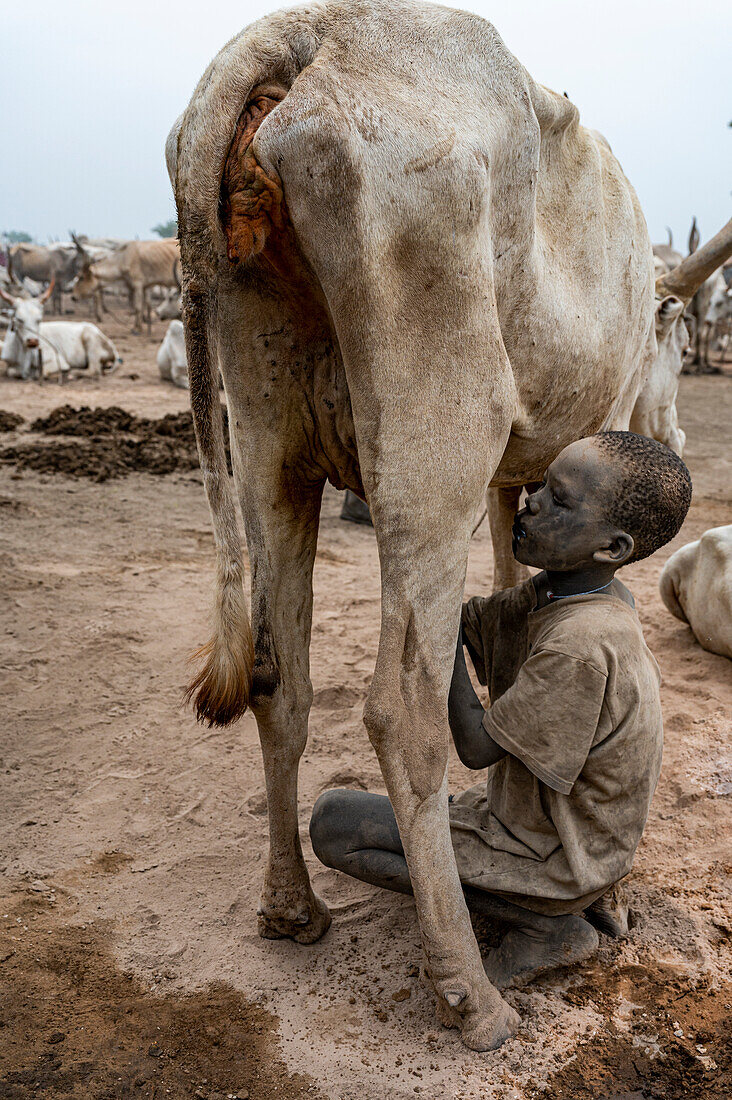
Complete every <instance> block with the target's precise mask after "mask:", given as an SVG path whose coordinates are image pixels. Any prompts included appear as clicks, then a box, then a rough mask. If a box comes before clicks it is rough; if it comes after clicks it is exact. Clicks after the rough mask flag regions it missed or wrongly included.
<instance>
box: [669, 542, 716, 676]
mask: <svg viewBox="0 0 732 1100" xmlns="http://www.w3.org/2000/svg"><path fill="white" fill-rule="evenodd" d="M659 587H660V590H661V598H662V599H663V602H664V603H665V604H666V607H667V608H668V609H669V611H670V612H671V614H672V615H675V616H676V618H677V619H681V621H682V623H688V624H689V626H690V627H691V629H692V632H693V634H694V637H695V638H696V640H697V642H698V643H699V645H700V646H703V648H704V649H708V650H709V651H710V652H711V653H719V654H721V655H722V656H723V657H730V658H732V524H730V526H728V527H713V528H712V529H711V530H710V531H705V532H704V534H703V535H702V537H701V538H700V539H697V541H696V542H690V543H688V545H687V546H682V547H681V549H680V550H677V551H676V553H675V554H672V555H671V557H670V558H669V559H668V561H667V562H666V565H665V566H664V568H663V572H662V573H661V579H660V581H659Z"/></svg>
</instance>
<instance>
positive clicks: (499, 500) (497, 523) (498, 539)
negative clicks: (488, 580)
mask: <svg viewBox="0 0 732 1100" xmlns="http://www.w3.org/2000/svg"><path fill="white" fill-rule="evenodd" d="M521 492H522V487H521V486H520V485H514V486H511V488H508V489H489V490H488V492H487V494H486V505H487V507H488V522H489V524H490V528H491V541H492V543H493V591H494V592H500V591H501V590H502V589H503V588H511V587H513V585H515V584H521V582H522V581H525V580H526V579H527V578H528V577H529V570H528V569H527V568H526V566H525V565H521V564H520V563H519V562H517V561H516V559H515V557H514V556H513V552H512V550H511V527H512V526H513V517H514V516H515V515H516V512H517V511H518V506H519V501H520V499H521Z"/></svg>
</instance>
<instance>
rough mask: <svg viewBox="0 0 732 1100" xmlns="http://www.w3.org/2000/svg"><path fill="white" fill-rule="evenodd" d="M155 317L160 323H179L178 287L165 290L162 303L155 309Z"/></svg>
mask: <svg viewBox="0 0 732 1100" xmlns="http://www.w3.org/2000/svg"><path fill="white" fill-rule="evenodd" d="M155 316H156V317H158V318H159V320H161V321H180V319H181V308H180V287H171V288H170V289H169V290H166V292H165V297H164V298H163V300H162V302H160V304H159V305H157V306H156V307H155Z"/></svg>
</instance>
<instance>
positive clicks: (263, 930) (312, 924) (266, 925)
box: [257, 894, 333, 943]
mask: <svg viewBox="0 0 732 1100" xmlns="http://www.w3.org/2000/svg"><path fill="white" fill-rule="evenodd" d="M332 919H333V918H332V917H331V915H330V910H329V909H328V906H327V905H326V904H325V902H324V901H323V900H322V899H321V898H319V897H317V895H316V894H313V900H312V902H311V904H310V906H309V908H307V909H303V911H302V913H300V915H299V916H298V917H297V918H296V919H295V920H292V918H290V917H282V916H277V914H276V913H272V912H270V913H267V912H265V911H264V910H262V909H260V910H259V911H258V913H257V931H258V932H259V935H260V936H261V937H262V939H265V940H285V939H290V940H294V941H295V943H316V942H317V941H318V940H319V939H320V938H321V936H324V935H325V933H326V932H327V931H328V929H329V928H330V925H331V921H332Z"/></svg>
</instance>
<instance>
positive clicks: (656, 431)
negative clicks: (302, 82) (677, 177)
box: [0, 219, 732, 454]
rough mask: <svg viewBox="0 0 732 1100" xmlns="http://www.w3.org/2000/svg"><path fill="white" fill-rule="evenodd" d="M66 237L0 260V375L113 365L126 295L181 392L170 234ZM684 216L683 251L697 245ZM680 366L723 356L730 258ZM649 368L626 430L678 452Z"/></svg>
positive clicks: (668, 380)
mask: <svg viewBox="0 0 732 1100" xmlns="http://www.w3.org/2000/svg"><path fill="white" fill-rule="evenodd" d="M70 236H71V240H70V241H68V242H60V243H56V244H51V245H47V246H41V245H35V244H16V245H12V246H10V247H8V248H7V249H6V251H5V255H4V257H0V299H2V302H0V307H1V306H2V305H4V306H5V308H4V309H2V312H0V324H3V323H4V324H5V325H6V326H7V331H6V334H5V339H4V341H3V344H2V351H1V352H0V362H2V365H3V366H4V368H5V372H6V373H7V374H8V375H10V376H13V377H17V378H22V379H37V380H42V379H45V378H49V377H55V378H58V379H59V380H60V381H63V380H65V379H66V378H68V377H70V375H71V373H72V372H74V373H76V372H78V371H83V372H85V373H87V374H88V375H98V376H102V375H107V374H110V373H111V372H112V371H114V370H115V369H116V367H117V366H118V365H119V364H120V363H121V362H122V360H121V358H120V356H119V355H118V354H117V351H116V348H115V346H114V344H113V343H112V341H111V340H110V339H109V337H107V336H106V335H105V334H104V332H103V331H102V330H101V329H100V328H99V324H101V323H103V320H104V315H105V313H108V312H109V306H108V305H107V304H106V303H105V297H104V293H105V291H109V290H113V289H114V290H116V291H117V292H119V291H122V292H123V293H124V292H126V295H127V301H128V305H129V308H130V310H131V311H132V317H133V325H132V331H133V332H140V331H142V328H143V326H144V325H145V323H147V326H148V332H149V331H150V321H151V314H152V313H153V312H154V314H155V315H156V316H157V318H158V319H159V320H167V321H168V322H169V325H168V329H167V331H166V334H165V337H164V339H163V342H162V344H161V345H160V347H159V349H158V352H157V365H158V369H159V372H160V378H161V380H162V381H164V382H172V384H173V385H174V386H178V387H180V388H181V389H187V388H188V368H187V363H186V352H185V342H184V337H183V324H182V322H181V319H180V318H181V304H180V296H181V266H180V251H179V246H178V242H177V240H175V239H174V238H166V239H162V240H149V241H119V240H114V239H102V240H89V239H88V238H80V237H78V236H76V234H74V233H72V234H71V235H70ZM699 240H700V237H699V231H698V228H697V225H696V219H694V220H693V222H692V226H691V231H690V233H689V240H688V254H689V255H691V254H692V253H694V252H695V251H696V249H697V248H698V246H699ZM653 254H654V264H655V269H656V276H657V277H658V276H660V275H663V274H666V273H668V272H670V271H673V270H674V269H675V268H676V267H678V265H679V264H680V263H681V262H682V261H683V259H684V256H683V254H682V253H681V252H679V251H678V250H676V249H675V248H674V247H673V238H672V236H671V232H670V231H669V239H668V243H666V244H656V245H654V246H653ZM65 293H70V295H71V298H72V300H73V301H74V302H83V301H85V300H86V301H88V302H89V309H90V312H91V313H92V314H93V316H94V322H96V323H92V322H90V321H82V322H78V321H43V320H42V317H43V307H44V304H45V303H46V302H47V301H48V300H49V299H50V300H51V302H52V305H53V308H54V312H55V313H56V314H59V315H63V295H64V294H65ZM685 321H686V328H687V331H688V334H689V348H688V351H687V352H686V358H685V363H686V367H687V369H689V370H692V371H693V370H695V369H696V370H702V371H703V370H708V369H709V368H710V353H711V352H712V351H715V352H716V353H717V354H718V355H719V356H720V357H721V359H722V360H724V359H725V358H726V355H727V351H728V348H729V344H730V336H731V335H732V264H727V265H726V266H724V267H722V268H719V269H718V270H717V271H715V272H714V274H713V275H711V276H710V277H709V278H708V279H707V280H706V281H705V282H704V283H703V284H702V286H701V288H700V289H699V290H698V291H697V293H696V294H695V295H694V298H693V299H692V301H691V302H690V304H689V306H688V308H687V310H686V313H685ZM661 359H662V357H661V356H660V355H659V362H658V363H657V364H656V368H655V370H654V371H652V372H651V375H650V376H649V379H648V383H647V385H646V387H645V389H644V390H643V392H642V393H641V394H640V396H639V398H638V402H637V404H636V409H635V412H634V415H633V422H634V423H633V427H634V429H635V430H636V431H641V432H643V434H645V435H649V436H651V437H653V438H655V439H658V440H659V441H660V442H662V443H665V444H666V445H667V446H669V447H671V448H672V449H673V450H674V451H676V452H677V453H678V454H681V453H682V452H683V448H684V441H685V435H684V432H683V431H682V430H681V429H680V428H679V425H678V416H677V411H676V394H677V390H678V373H677V370H678V360H677V359H675V358H674V359H673V360H672V361H671V363H670V365H669V364H668V363H666V362H663V361H661Z"/></svg>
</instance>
